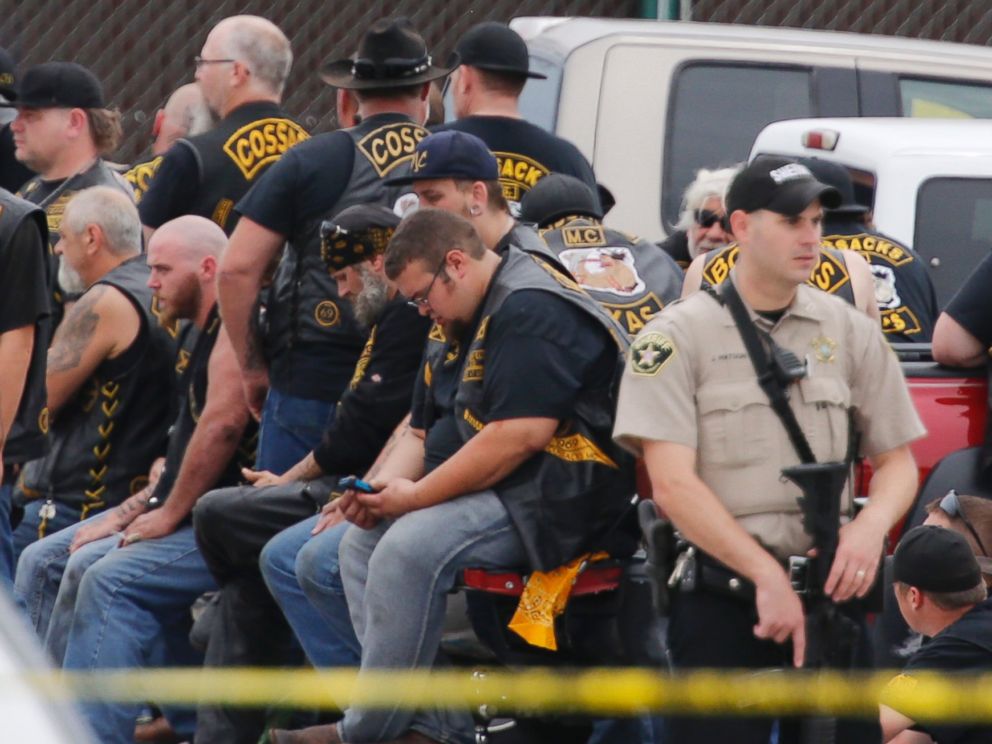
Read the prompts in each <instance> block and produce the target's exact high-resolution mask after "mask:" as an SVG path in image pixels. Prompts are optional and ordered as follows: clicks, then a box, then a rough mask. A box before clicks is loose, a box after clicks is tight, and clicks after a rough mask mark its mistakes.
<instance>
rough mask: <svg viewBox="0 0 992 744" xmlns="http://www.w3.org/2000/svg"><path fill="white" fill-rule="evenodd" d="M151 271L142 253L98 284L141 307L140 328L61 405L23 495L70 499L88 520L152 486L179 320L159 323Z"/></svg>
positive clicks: (28, 471) (25, 476)
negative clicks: (45, 449)
mask: <svg viewBox="0 0 992 744" xmlns="http://www.w3.org/2000/svg"><path fill="white" fill-rule="evenodd" d="M148 275H149V270H148V266H147V265H146V264H145V261H144V257H143V256H136V257H134V258H131V259H129V260H127V261H125V262H124V263H122V264H120V265H119V266H117V267H116V268H115V269H113V270H111V271H109V272H108V273H107V274H105V275H104V276H103V277H102V278H101V279H100V280H99V281H97V282H96V283H95V284H94V286H97V285H109V286H111V287H114V288H116V289H118V290H119V291H121V292H122V293H123V294H124V295H125V296H126V297H127V298H128V299H129V300H130V301H131V304H132V305H134V307H135V309H136V310H137V311H138V313H139V315H140V319H141V330H140V331H139V333H138V336H137V338H136V339H135V341H134V343H133V344H132V346H131V347H130V348H129V349H128V350H127V351H125V352H124V353H123V354H122V355H121V356H119V357H118V358H116V359H105V360H104V361H103V362H102V363H101V364H100V366H98V367H97V369H96V371H95V372H94V373H93V375H92V376H91V377H90V378H89V380H87V381H86V383H85V385H84V386H83V387H82V388H81V389H80V390H79V392H78V393H77V394H76V396H75V398H73V399H72V400H71V401H69V402H68V403H66V404H65V406H64V407H63V408H62V410H60V411H59V413H58V415H57V416H56V417H55V419H54V421H53V423H52V432H51V437H52V446H51V450H50V451H49V453H48V455H46V456H45V457H44V458H43V459H41V460H36V461H34V462H32V463H30V464H29V465H28V466H27V467H26V468H25V469H24V471H23V473H22V474H21V478H20V481H19V483H18V488H19V490H20V491H21V495H22V496H23V498H25V499H36V498H47V499H52V500H53V501H55V502H57V503H60V504H67V505H69V506H71V507H72V508H73V509H78V510H80V512H81V514H80V518H81V519H85V518H86V517H87V516H90V514H91V513H95V512H98V511H101V510H103V509H106V508H108V507H111V506H115V505H117V504H119V503H120V502H122V501H123V500H124V499H126V498H127V497H128V496H131V495H132V494H134V493H136V492H137V491H139V490H141V489H142V488H144V487H145V485H147V483H148V469H149V468H150V467H151V464H152V461H153V460H154V459H155V458H156V457H159V456H160V455H161V454H162V452H163V451H164V450H165V442H166V436H167V430H168V426H169V414H170V412H171V411H172V408H171V404H172V401H173V395H174V388H173V385H174V379H175V378H174V376H173V374H172V367H173V364H174V360H175V357H176V343H177V341H176V339H177V336H178V324H177V323H175V322H173V323H171V324H169V326H164V325H163V324H162V323H161V322H160V314H159V311H158V305H157V302H156V300H155V298H154V296H153V294H152V291H151V290H150V289H149V288H148V286H147V284H146V283H147V281H148Z"/></svg>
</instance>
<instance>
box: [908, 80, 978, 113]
mask: <svg viewBox="0 0 992 744" xmlns="http://www.w3.org/2000/svg"><path fill="white" fill-rule="evenodd" d="M899 94H900V95H901V96H902V115H903V116H909V117H916V118H923V119H992V85H980V84H974V83H956V82H947V81H941V80H917V79H913V78H900V79H899Z"/></svg>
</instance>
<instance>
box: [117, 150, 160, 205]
mask: <svg viewBox="0 0 992 744" xmlns="http://www.w3.org/2000/svg"><path fill="white" fill-rule="evenodd" d="M160 165H162V156H161V155H159V156H157V157H154V158H152V159H151V160H147V161H145V162H142V163H135V164H134V165H132V166H131V167H130V168H128V169H127V170H126V171H125V172H124V178H125V180H126V181H127V182H128V183H129V184H131V189H132V190H133V191H134V203H135V204H140V203H141V197H143V196H144V195H145V192H146V191H148V186H149V184H151V181H152V178H153V177H154V176H155V174H156V173H158V167H159V166H160Z"/></svg>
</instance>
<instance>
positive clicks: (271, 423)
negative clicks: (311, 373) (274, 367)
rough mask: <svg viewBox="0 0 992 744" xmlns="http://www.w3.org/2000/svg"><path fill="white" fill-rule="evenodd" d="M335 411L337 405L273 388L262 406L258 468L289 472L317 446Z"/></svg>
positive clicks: (256, 458)
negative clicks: (299, 396) (298, 396)
mask: <svg viewBox="0 0 992 744" xmlns="http://www.w3.org/2000/svg"><path fill="white" fill-rule="evenodd" d="M335 410H336V407H335V404H334V403H328V402H327V401H323V400H310V399H307V398H297V397H295V396H292V395H289V394H288V393H284V392H281V391H279V390H276V389H275V388H269V394H268V396H266V398H265V405H264V406H263V407H262V423H261V426H260V428H259V431H258V450H257V453H256V455H255V469H256V470H269V471H271V472H273V473H275V474H277V475H281V474H282V473H285V472H286V471H287V470H289V469H290V468H291V467H293V466H294V465H295V464H296V463H298V462H299V461H300V460H302V459H303V458H304V457H306V456H307V455H308V454H310V453H311V452H312V451H313V448H314V447H316V446H317V444H318V443H319V442H320V436H321V434H323V433H324V429H325V428H327V425H328V424H329V423H330V422H331V421H333V420H334V413H335Z"/></svg>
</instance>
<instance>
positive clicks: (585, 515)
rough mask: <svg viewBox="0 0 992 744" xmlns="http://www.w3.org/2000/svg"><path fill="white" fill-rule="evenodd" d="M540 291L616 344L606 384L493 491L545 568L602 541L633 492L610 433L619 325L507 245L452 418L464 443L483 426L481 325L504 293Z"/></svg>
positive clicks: (622, 345) (623, 344) (567, 282)
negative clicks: (569, 307) (563, 302)
mask: <svg viewBox="0 0 992 744" xmlns="http://www.w3.org/2000/svg"><path fill="white" fill-rule="evenodd" d="M525 289H527V290H541V291H544V292H549V293H551V294H553V295H555V296H557V297H561V298H562V299H564V300H566V301H567V302H570V303H571V304H572V305H574V306H576V307H578V308H580V309H581V310H582V311H583V312H584V313H585V314H586V315H588V317H589V322H590V323H591V324H597V323H598V324H599V325H600V326H602V327H603V328H604V329H606V330H607V331H608V332H609V334H610V336H611V337H612V338H613V339H614V341H616V344H617V365H616V371H615V374H614V379H613V383H612V385H611V386H609V388H606V389H601V390H591V391H586V392H584V393H583V395H582V396H581V397H580V398H579V400H578V401H577V402H576V406H575V414H574V416H573V417H572V418H571V419H569V420H566V421H562V422H561V425H560V427H559V429H558V432H557V433H556V435H555V437H554V438H553V439H552V440H551V442H550V443H549V444H548V446H547V447H546V448H545V450H544V451H543V452H541V453H539V454H537V455H534V456H533V457H532V458H531V459H529V460H528V461H526V462H525V463H523V464H522V465H521V466H520V467H519V468H518V469H517V470H516V471H514V472H513V473H512V474H511V475H509V476H508V477H507V478H506V479H504V480H503V481H501V482H500V483H498V484H496V486H494V490H495V491H496V493H497V494H498V495H499V497H500V499H501V500H502V502H503V503H504V505H505V506H506V509H507V511H508V512H509V513H510V517H511V519H512V520H513V523H514V526H515V527H516V529H517V532H518V533H519V534H520V537H521V540H522V541H523V543H524V547H525V549H526V550H527V555H528V558H529V561H530V564H531V568H533V569H537V570H541V571H547V570H550V569H553V568H555V567H556V566H559V565H561V564H563V563H566V562H567V561H569V560H571V559H573V558H575V557H577V556H578V555H580V554H582V553H583V552H586V551H589V550H593V549H595V548H598V547H600V545H599V544H598V543H597V540H599V539H602V538H603V537H605V536H606V535H607V533H609V532H610V530H611V527H614V526H615V525H616V524H617V523H618V521H619V519H620V517H621V515H622V514H623V513H624V512H625V511H626V509H627V507H628V505H629V501H630V498H631V497H632V496H633V493H634V485H633V472H634V468H633V458H631V457H630V455H628V454H627V453H625V452H624V451H623V450H622V449H621V448H620V447H619V446H618V445H616V444H614V442H613V438H612V432H613V416H614V411H615V410H616V394H617V390H618V386H619V381H620V375H621V374H622V372H623V356H624V355H623V352H625V351H626V349H627V348H628V346H629V342H628V341H627V337H626V334H625V332H624V330H623V329H622V328H621V327H620V326H619V325H618V324H617V323H615V322H614V321H613V319H612V318H611V317H610V316H609V315H607V314H606V313H605V312H603V310H602V308H600V307H599V305H598V304H597V303H596V302H595V300H593V299H592V298H591V297H590V296H589V295H588V294H586V293H585V292H584V291H583V290H582V289H581V287H579V286H578V285H577V284H576V283H575V282H574V281H572V280H571V279H570V278H569V277H567V276H565V275H564V274H562V273H561V272H560V271H557V270H556V269H555V268H554V267H552V266H551V265H550V264H548V263H545V262H542V261H541V260H540V259H538V258H534V257H532V256H530V255H528V254H526V253H524V252H522V251H519V250H516V249H514V248H510V249H509V250H508V251H507V253H506V256H505V257H504V259H503V265H502V266H501V267H500V269H499V270H498V271H497V273H496V275H495V276H494V277H493V280H492V282H491V283H490V286H489V289H488V291H487V293H486V298H485V300H484V302H483V307H482V311H481V314H480V318H481V320H480V321H479V325H478V327H477V330H476V332H475V334H474V335H473V340H472V342H471V344H470V345H469V347H468V349H466V354H465V357H464V359H465V361H464V362H463V366H462V371H461V375H460V378H461V379H460V382H459V383H458V391H457V393H456V394H455V420H456V422H457V426H458V432H459V434H460V435H461V437H462V440H463V442H467V441H468V440H469V439H471V438H472V437H473V436H475V434H476V433H477V432H478V431H479V430H481V429H482V428H483V426H485V425H486V423H487V421H488V415H487V411H486V408H485V401H484V399H483V380H484V379H485V346H486V327H487V326H488V323H489V319H490V318H491V317H492V316H494V315H496V314H497V313H498V312H499V310H500V307H502V305H503V302H504V301H505V300H506V298H507V297H508V296H509V295H510V294H512V293H513V292H517V291H520V290H525Z"/></svg>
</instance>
